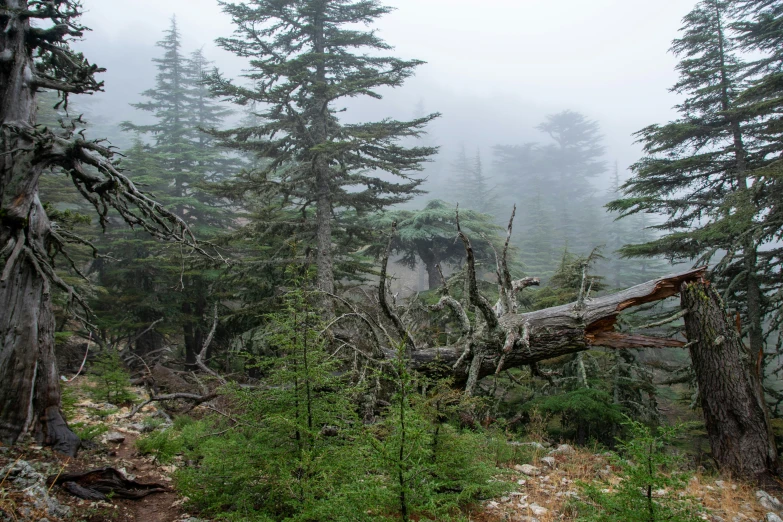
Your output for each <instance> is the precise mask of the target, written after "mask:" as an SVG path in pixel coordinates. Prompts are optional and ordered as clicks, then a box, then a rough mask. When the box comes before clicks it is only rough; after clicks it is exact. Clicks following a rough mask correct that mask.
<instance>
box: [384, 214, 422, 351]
mask: <svg viewBox="0 0 783 522" xmlns="http://www.w3.org/2000/svg"><path fill="white" fill-rule="evenodd" d="M396 232H397V222H396V221H395V222H393V223H392V230H391V234H390V235H389V242H388V244H387V245H386V253H385V254H384V256H383V260H382V261H381V279H380V282H379V283H378V302H379V303H380V305H381V310H383V313H384V315H386V317H387V318H389V320H390V321H391V322H392V324H393V325H394V327H395V328H396V329H397V333H398V334H399V335H400V337H401V338H402V339H403V340H404V341H405V346H406V347H407V350H408V352H409V353H410V352H414V351H416V343H415V341H414V340H413V337H412V336H411V334H410V332H408V329H407V328H405V325H404V324H402V320H400V317H399V316H398V315H397V314H396V313H395V312H394V310H392V309H391V307H390V306H389V303H388V301H386V291H387V288H388V279H387V275H386V271H387V269H388V267H389V256H390V255H391V245H392V241H393V240H394V234H395V233H396Z"/></svg>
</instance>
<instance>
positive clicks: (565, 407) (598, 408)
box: [524, 388, 625, 445]
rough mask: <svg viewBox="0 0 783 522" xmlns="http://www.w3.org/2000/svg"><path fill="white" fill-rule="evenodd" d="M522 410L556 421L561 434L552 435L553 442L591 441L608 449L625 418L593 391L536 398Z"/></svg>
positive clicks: (605, 395) (604, 395) (606, 396)
mask: <svg viewBox="0 0 783 522" xmlns="http://www.w3.org/2000/svg"><path fill="white" fill-rule="evenodd" d="M524 410H525V411H528V412H534V411H535V412H538V414H539V415H543V416H544V417H545V418H547V417H550V416H554V417H559V418H560V427H561V431H560V432H559V433H558V432H552V433H551V435H552V436H553V438H556V439H557V438H565V439H570V440H575V441H577V442H578V443H580V444H584V443H586V442H587V441H588V440H590V439H594V440H597V441H599V442H601V443H603V444H606V445H611V444H612V443H613V442H614V438H615V432H616V427H617V426H618V425H620V424H622V422H623V419H624V418H625V417H624V416H623V413H622V410H621V409H620V407H619V406H618V405H617V404H614V402H613V401H612V397H611V395H609V394H608V393H607V392H605V391H603V390H597V389H594V388H578V389H576V390H573V391H570V392H566V393H563V394H560V395H551V396H548V397H539V398H538V399H535V400H532V401H530V402H529V403H527V404H526V405H525V407H524Z"/></svg>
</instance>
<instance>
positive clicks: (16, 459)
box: [0, 377, 201, 522]
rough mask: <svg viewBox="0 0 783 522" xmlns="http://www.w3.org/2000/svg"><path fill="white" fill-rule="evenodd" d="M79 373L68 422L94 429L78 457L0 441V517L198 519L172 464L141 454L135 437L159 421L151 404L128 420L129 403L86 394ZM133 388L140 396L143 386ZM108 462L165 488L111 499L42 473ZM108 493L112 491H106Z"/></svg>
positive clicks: (90, 521) (127, 521) (132, 521)
mask: <svg viewBox="0 0 783 522" xmlns="http://www.w3.org/2000/svg"><path fill="white" fill-rule="evenodd" d="M86 381H87V379H86V378H84V377H79V378H77V381H76V382H75V385H72V389H75V390H76V394H77V403H76V405H75V406H74V408H73V412H72V413H71V415H70V416H69V417H70V420H69V423H70V424H71V426H72V427H74V426H78V428H75V430H76V431H77V433H81V434H87V436H88V437H90V436H92V435H93V434H96V433H97V434H96V435H95V436H94V438H92V440H90V441H88V442H87V443H85V444H83V447H82V450H81V451H79V455H78V456H77V457H76V458H73V459H72V458H69V457H64V456H62V455H59V454H57V453H55V452H52V451H51V450H50V449H48V448H41V447H40V446H38V445H36V444H33V443H28V444H17V445H16V446H14V447H10V448H9V447H3V446H2V445H0V521H2V522H6V521H14V522H16V521H28V520H30V521H35V522H44V521H48V522H61V521H62V522H66V521H67V522H103V521H106V522H178V521H188V522H198V521H199V520H201V519H198V518H195V517H192V516H191V515H190V514H188V513H187V511H186V509H185V507H184V503H185V501H186V499H184V498H182V497H181V496H180V495H178V494H177V492H176V491H175V490H174V488H173V487H172V486H171V484H172V478H171V474H172V472H173V471H174V469H175V468H174V467H173V466H165V465H162V464H160V463H158V462H156V461H155V459H153V458H152V457H149V456H144V455H140V454H139V453H138V452H137V450H136V440H137V439H138V438H139V437H140V436H142V433H143V432H145V431H148V430H149V429H150V427H152V426H154V425H155V424H159V422H158V421H157V420H156V419H157V417H156V408H155V406H154V405H149V406H146V407H145V408H144V409H143V411H142V412H140V413H139V414H137V415H135V416H134V417H133V418H131V419H128V418H127V415H128V413H129V412H130V408H129V407H122V408H116V407H114V406H112V405H110V404H100V403H95V402H93V401H91V400H89V399H86V398H85V397H86V396H85V395H84V394H83V393H81V390H80V386H81V385H82V384H83V383H86ZM133 392H134V393H136V394H137V395H139V398H140V399H141V398H142V397H144V391H143V389H142V388H134V389H133ZM104 467H111V468H114V469H116V470H118V471H119V472H120V473H122V474H123V475H124V476H125V477H126V478H128V479H131V480H136V481H137V482H139V483H143V484H151V483H153V484H161V485H163V486H165V490H164V491H162V492H159V493H153V494H150V495H148V496H145V497H143V498H140V499H138V500H129V499H123V498H109V499H108V500H100V501H89V500H82V499H79V498H76V497H74V496H73V495H71V494H70V493H68V492H66V491H65V490H63V489H62V488H61V487H60V486H49V485H47V483H46V478H47V477H51V476H57V475H60V474H65V473H81V472H86V471H89V470H94V469H97V468H104ZM109 496H110V497H111V495H109Z"/></svg>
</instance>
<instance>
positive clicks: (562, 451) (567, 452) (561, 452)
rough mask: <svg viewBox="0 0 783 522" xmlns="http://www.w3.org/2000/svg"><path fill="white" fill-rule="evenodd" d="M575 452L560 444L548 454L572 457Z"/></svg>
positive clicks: (569, 447)
mask: <svg viewBox="0 0 783 522" xmlns="http://www.w3.org/2000/svg"><path fill="white" fill-rule="evenodd" d="M574 452H575V450H574V448H573V447H571V446H569V445H568V444H560V445H559V446H558V447H556V448H555V449H553V450H552V451H550V452H549V454H550V455H572V454H573V453H574Z"/></svg>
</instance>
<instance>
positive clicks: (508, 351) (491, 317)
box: [363, 213, 706, 394]
mask: <svg viewBox="0 0 783 522" xmlns="http://www.w3.org/2000/svg"><path fill="white" fill-rule="evenodd" d="M513 218H514V215H513V214H512V216H511V220H510V221H509V224H508V229H507V237H506V244H505V246H504V249H503V251H502V253H499V254H497V256H496V257H497V276H498V286H499V295H500V298H499V299H498V302H497V303H496V304H495V305H494V306H492V305H490V303H489V302H488V301H487V300H486V298H485V297H484V296H482V295H481V294H480V293H479V290H478V282H477V279H476V267H475V256H474V254H473V248H472V246H471V242H470V239H469V238H468V236H467V235H466V234H465V233H464V232H463V231H462V230H461V228H460V226H459V213H457V220H456V221H457V235H458V238H459V240H461V241H462V243H463V245H464V247H465V253H466V258H467V264H466V266H467V278H468V284H467V287H468V293H469V296H468V301H469V303H470V305H471V306H473V307H474V308H475V309H476V310H477V312H478V313H477V314H476V320H475V321H474V322H473V323H471V321H470V319H469V315H468V313H467V311H466V310H465V308H464V307H463V305H462V304H461V303H460V302H459V301H457V300H456V299H454V298H453V297H451V296H450V295H449V291H448V286H447V285H446V284H445V281H443V283H444V284H443V289H442V297H441V299H440V301H439V302H438V303H437V304H436V305H434V306H433V307H432V309H433V310H434V311H439V310H448V311H449V313H451V314H453V316H454V317H455V318H456V320H457V323H458V324H459V325H460V331H461V337H460V338H459V340H458V341H457V342H455V343H454V344H452V345H449V346H438V347H432V348H423V349H411V350H409V351H408V357H409V359H410V364H411V366H412V367H413V369H416V370H419V371H422V372H425V373H441V374H442V373H444V372H447V373H448V374H449V375H450V376H451V377H453V378H454V381H455V384H456V385H458V386H465V389H466V391H467V393H468V394H470V393H473V390H474V387H475V385H476V383H477V382H478V380H480V379H481V378H483V377H486V376H488V375H493V374H497V373H499V372H500V371H502V370H504V369H509V368H515V367H520V366H528V365H532V364H535V363H537V362H539V361H543V360H546V359H552V358H554V357H558V356H561V355H565V354H571V353H576V352H580V351H584V350H589V349H591V348H594V347H608V348H617V349H623V348H646V347H682V346H685V343H684V342H683V341H680V340H677V339H663V338H659V337H649V336H645V335H636V334H625V333H620V332H616V331H614V325H615V323H616V321H617V317H618V315H619V314H620V313H621V312H622V311H623V310H626V309H628V308H632V307H634V306H639V305H642V304H645V303H650V302H653V301H659V300H662V299H666V298H667V297H671V296H673V295H676V294H677V293H678V292H679V288H680V285H682V284H683V283H685V282H691V281H696V280H698V279H700V278H701V277H702V276H703V275H704V272H705V270H706V269H705V268H698V269H695V270H689V271H687V272H683V273H681V274H676V275H672V276H668V277H663V278H660V279H656V280H654V281H648V282H646V283H643V284H641V285H637V286H634V287H632V288H629V289H627V290H624V291H622V292H618V293H615V294H610V295H607V296H602V297H598V298H594V299H591V298H589V296H588V295H586V292H584V295H580V298H579V299H578V300H577V301H576V302H574V303H570V304H567V305H562V306H558V307H554V308H547V309H544V310H538V311H535V312H529V313H518V311H517V294H518V293H519V292H520V291H521V290H523V289H524V288H526V287H528V286H532V285H537V284H538V279H536V278H524V279H520V280H512V278H511V275H510V271H509V269H508V264H507V259H506V258H507V254H508V242H509V238H510V236H511V230H512V225H513ZM392 233H394V232H392ZM388 255H389V252H388V249H387V253H386V256H385V257H384V259H383V261H382V263H381V291H380V292H379V296H378V298H379V300H380V301H381V303H380V304H381V309H382V310H383V312H384V314H385V315H386V316H387V317H388V318H389V320H390V321H391V322H392V324H394V325H395V329H396V330H397V331H398V333H399V334H400V338H402V339H406V343H407V344H408V345H409V346H414V347H415V344H414V343H413V340H412V336H411V334H410V332H409V331H408V330H407V329H406V327H405V326H404V325H403V324H402V322H401V321H400V319H399V317H398V316H397V314H396V312H395V311H394V309H393V307H392V306H391V305H390V304H389V303H388V302H387V301H386V294H387V292H386V290H385V288H386V279H387V275H386V266H387V264H388ZM376 323H377V322H376ZM474 323H475V324H474ZM363 324H364V325H365V326H367V325H371V324H372V323H371V321H369V320H367V321H364V323H363ZM382 350H383V352H384V354H385V356H386V357H387V358H394V357H396V351H395V350H394V348H393V347H392V346H385V347H383V348H382Z"/></svg>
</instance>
